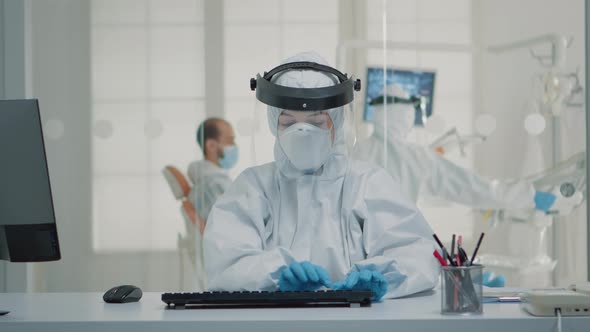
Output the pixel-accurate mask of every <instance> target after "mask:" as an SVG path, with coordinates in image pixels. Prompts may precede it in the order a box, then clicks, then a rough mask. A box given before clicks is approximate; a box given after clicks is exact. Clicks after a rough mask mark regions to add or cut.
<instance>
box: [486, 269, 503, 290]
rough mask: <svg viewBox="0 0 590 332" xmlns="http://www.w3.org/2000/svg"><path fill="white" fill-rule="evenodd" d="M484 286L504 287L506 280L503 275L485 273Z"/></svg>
mask: <svg viewBox="0 0 590 332" xmlns="http://www.w3.org/2000/svg"><path fill="white" fill-rule="evenodd" d="M482 278H483V285H484V286H488V287H504V285H506V278H505V277H504V276H503V275H495V274H494V273H492V272H484V274H483V276H482Z"/></svg>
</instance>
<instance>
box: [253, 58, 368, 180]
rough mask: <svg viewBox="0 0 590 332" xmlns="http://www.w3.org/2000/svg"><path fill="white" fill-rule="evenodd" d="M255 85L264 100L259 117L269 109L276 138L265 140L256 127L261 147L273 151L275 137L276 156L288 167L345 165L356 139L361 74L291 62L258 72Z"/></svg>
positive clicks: (298, 170)
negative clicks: (352, 75)
mask: <svg viewBox="0 0 590 332" xmlns="http://www.w3.org/2000/svg"><path fill="white" fill-rule="evenodd" d="M251 87H252V90H256V97H257V100H258V101H259V102H258V103H257V107H256V108H257V111H256V114H257V115H256V116H255V118H257V119H258V121H256V122H259V121H260V119H261V118H262V117H263V115H262V114H264V115H265V116H266V117H267V120H268V126H269V127H270V132H271V135H272V136H274V138H275V139H273V140H272V141H271V140H269V139H268V138H269V137H268V136H267V137H266V140H265V139H262V137H263V136H264V134H263V133H261V132H257V133H256V135H255V136H257V137H255V138H254V139H253V141H254V143H255V144H256V146H257V148H256V151H265V152H267V153H268V150H269V149H268V145H269V142H272V143H273V156H274V160H275V161H277V162H278V164H279V167H280V168H281V170H282V171H283V173H289V174H319V173H323V171H324V170H327V171H329V172H332V171H334V170H336V169H339V168H342V169H345V168H346V165H347V163H348V155H349V152H350V151H351V150H352V148H353V146H354V144H355V141H356V131H355V129H354V128H355V126H354V118H353V114H354V113H353V109H352V105H353V103H352V101H353V100H354V92H355V91H359V90H360V80H356V81H354V80H353V79H352V78H348V77H347V76H346V75H344V74H342V73H340V72H339V71H337V70H336V69H334V68H332V67H329V66H325V65H320V64H317V63H315V62H291V63H287V64H284V65H281V66H278V67H276V68H274V69H272V70H271V71H270V72H268V73H265V74H264V76H260V75H258V76H257V78H256V79H254V78H253V79H252V80H251ZM258 146H261V148H258Z"/></svg>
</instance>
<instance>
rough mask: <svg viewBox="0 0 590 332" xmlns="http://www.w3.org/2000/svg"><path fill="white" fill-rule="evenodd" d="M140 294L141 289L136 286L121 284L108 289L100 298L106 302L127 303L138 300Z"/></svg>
mask: <svg viewBox="0 0 590 332" xmlns="http://www.w3.org/2000/svg"><path fill="white" fill-rule="evenodd" d="M142 295H143V293H142V292H141V289H140V288H139V287H137V286H133V285H121V286H116V287H113V288H111V289H109V290H108V291H107V292H106V293H104V295H103V296H102V299H103V300H104V301H105V302H106V303H129V302H137V301H139V299H141V296H142Z"/></svg>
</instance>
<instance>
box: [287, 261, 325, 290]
mask: <svg viewBox="0 0 590 332" xmlns="http://www.w3.org/2000/svg"><path fill="white" fill-rule="evenodd" d="M330 285H331V282H330V276H329V275H328V272H326V270H325V269H324V268H323V267H321V266H318V265H315V264H312V263H310V262H295V263H292V264H291V265H289V266H285V267H283V268H282V271H281V275H280V277H279V290H282V291H301V290H306V291H310V290H316V289H318V288H320V287H322V286H326V287H330Z"/></svg>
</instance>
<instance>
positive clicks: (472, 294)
mask: <svg viewBox="0 0 590 332" xmlns="http://www.w3.org/2000/svg"><path fill="white" fill-rule="evenodd" d="M482 270H483V267H482V266H481V265H471V266H443V267H442V271H441V277H442V278H441V313H442V314H450V315H474V314H481V313H482V312H483V287H482V283H483V277H482Z"/></svg>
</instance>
